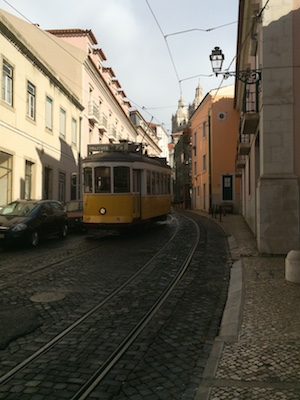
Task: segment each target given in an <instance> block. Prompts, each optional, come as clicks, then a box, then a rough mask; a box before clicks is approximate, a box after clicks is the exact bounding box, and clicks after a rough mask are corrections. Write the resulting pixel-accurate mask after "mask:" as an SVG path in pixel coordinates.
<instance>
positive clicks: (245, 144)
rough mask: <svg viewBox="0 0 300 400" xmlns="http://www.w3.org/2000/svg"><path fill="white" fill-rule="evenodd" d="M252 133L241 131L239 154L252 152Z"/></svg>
mask: <svg viewBox="0 0 300 400" xmlns="http://www.w3.org/2000/svg"><path fill="white" fill-rule="evenodd" d="M250 139H251V135H250V134H243V133H240V137H239V141H238V145H237V153H238V154H239V155H244V156H245V155H248V154H249V153H250V144H251V143H250Z"/></svg>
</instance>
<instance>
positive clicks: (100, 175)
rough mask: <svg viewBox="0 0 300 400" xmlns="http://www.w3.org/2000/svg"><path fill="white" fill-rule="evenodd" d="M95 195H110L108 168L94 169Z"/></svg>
mask: <svg viewBox="0 0 300 400" xmlns="http://www.w3.org/2000/svg"><path fill="white" fill-rule="evenodd" d="M94 173H95V193H110V192H111V185H110V182H111V179H110V167H96V168H95V172H94Z"/></svg>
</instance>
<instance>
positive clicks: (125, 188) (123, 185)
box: [114, 167, 130, 193]
mask: <svg viewBox="0 0 300 400" xmlns="http://www.w3.org/2000/svg"><path fill="white" fill-rule="evenodd" d="M129 192H130V168H129V167H114V193H129Z"/></svg>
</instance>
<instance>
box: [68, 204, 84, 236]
mask: <svg viewBox="0 0 300 400" xmlns="http://www.w3.org/2000/svg"><path fill="white" fill-rule="evenodd" d="M66 210H67V217H68V224H69V228H70V230H73V231H80V232H83V231H85V226H84V223H83V201H82V200H71V201H68V202H67V204H66Z"/></svg>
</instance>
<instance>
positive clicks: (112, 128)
mask: <svg viewBox="0 0 300 400" xmlns="http://www.w3.org/2000/svg"><path fill="white" fill-rule="evenodd" d="M108 138H109V139H111V140H116V139H117V129H116V127H115V126H113V125H111V126H110V127H109V132H108Z"/></svg>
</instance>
